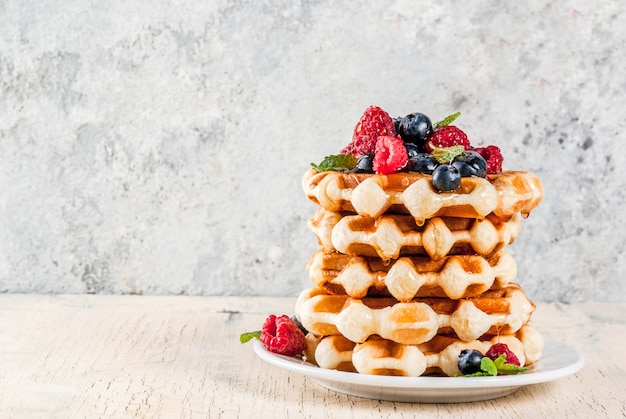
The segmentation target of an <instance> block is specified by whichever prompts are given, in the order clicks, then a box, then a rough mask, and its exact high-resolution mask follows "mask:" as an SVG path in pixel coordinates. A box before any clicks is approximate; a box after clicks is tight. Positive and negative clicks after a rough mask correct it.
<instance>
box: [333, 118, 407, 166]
mask: <svg viewBox="0 0 626 419" xmlns="http://www.w3.org/2000/svg"><path fill="white" fill-rule="evenodd" d="M385 135H388V136H392V137H395V136H396V127H395V124H394V122H393V118H392V117H391V116H389V114H388V113H387V112H385V111H384V110H383V109H382V108H380V107H378V106H370V107H369V108H367V109H366V110H365V112H363V115H362V116H361V119H359V122H358V123H357V124H356V126H355V127H354V134H353V135H352V142H351V143H350V144H348V145H347V146H346V147H344V148H343V150H341V152H342V153H343V154H353V155H354V156H356V157H361V156H363V155H365V154H372V153H374V150H375V148H376V141H377V140H378V137H380V136H385Z"/></svg>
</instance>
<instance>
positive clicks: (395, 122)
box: [393, 116, 402, 133]
mask: <svg viewBox="0 0 626 419" xmlns="http://www.w3.org/2000/svg"><path fill="white" fill-rule="evenodd" d="M400 122H402V117H401V116H398V117H396V118H393V126H394V127H395V128H396V133H400Z"/></svg>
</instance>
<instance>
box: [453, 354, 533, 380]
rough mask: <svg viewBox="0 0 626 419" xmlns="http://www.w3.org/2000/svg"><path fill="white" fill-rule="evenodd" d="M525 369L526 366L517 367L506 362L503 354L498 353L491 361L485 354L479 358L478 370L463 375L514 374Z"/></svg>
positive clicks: (493, 375)
mask: <svg viewBox="0 0 626 419" xmlns="http://www.w3.org/2000/svg"><path fill="white" fill-rule="evenodd" d="M524 371H526V368H524V367H519V366H517V365H514V364H507V363H506V356H505V355H504V354H502V355H500V356H499V357H497V358H496V360H495V361H493V360H492V359H491V358H487V357H486V356H485V357H483V358H482V359H481V360H480V371H478V372H475V373H473V374H467V375H464V377H485V376H492V377H495V376H496V375H498V374H500V375H503V374H505V375H515V374H519V373H520V372H524Z"/></svg>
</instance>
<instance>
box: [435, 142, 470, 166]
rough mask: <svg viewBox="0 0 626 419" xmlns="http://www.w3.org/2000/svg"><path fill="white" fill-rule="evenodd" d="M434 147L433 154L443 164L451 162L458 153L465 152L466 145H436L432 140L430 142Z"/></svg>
mask: <svg viewBox="0 0 626 419" xmlns="http://www.w3.org/2000/svg"><path fill="white" fill-rule="evenodd" d="M430 147H431V148H432V150H433V151H432V152H431V154H432V155H433V157H434V158H435V160H437V161H438V162H439V163H441V164H446V163H450V162H451V161H452V160H454V158H455V157H456V156H458V155H461V154H463V152H464V151H465V147H463V146H462V145H453V146H450V147H436V146H435V145H434V144H433V143H432V141H431V142H430Z"/></svg>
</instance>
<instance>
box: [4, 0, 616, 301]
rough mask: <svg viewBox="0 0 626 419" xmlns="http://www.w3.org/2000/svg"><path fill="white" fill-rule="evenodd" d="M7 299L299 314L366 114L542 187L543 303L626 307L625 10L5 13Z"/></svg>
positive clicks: (426, 5)
mask: <svg viewBox="0 0 626 419" xmlns="http://www.w3.org/2000/svg"><path fill="white" fill-rule="evenodd" d="M0 28H2V30H1V31H0V292H42V293H49V292H52V293H62V292H69V293H141V294H196V295H197V294H199V295H296V294H297V293H298V292H299V291H300V289H302V288H303V287H307V286H309V285H310V282H309V279H308V277H307V274H306V271H305V265H306V263H307V261H308V259H309V257H310V255H311V254H312V252H313V251H314V250H315V249H316V248H317V243H316V240H315V238H314V236H313V234H312V233H311V232H310V231H309V230H308V229H307V227H306V221H307V219H308V218H309V217H310V216H312V214H313V212H314V210H315V207H314V205H313V204H311V203H310V202H309V201H307V200H306V198H305V197H304V194H303V193H302V191H301V187H300V179H301V176H302V174H303V173H304V171H305V170H306V169H307V168H308V166H309V163H310V162H312V161H320V160H321V159H322V158H323V157H324V156H325V155H327V154H333V153H336V152H337V151H338V150H339V149H340V148H341V147H343V146H344V145H345V144H346V143H347V142H348V141H349V139H350V137H351V132H352V129H353V127H354V125H355V123H356V121H357V120H358V118H359V116H360V114H361V112H362V111H363V110H364V109H365V108H366V107H367V106H369V105H371V104H376V105H380V106H382V107H383V108H385V109H386V110H387V111H389V113H391V114H392V115H393V116H398V115H404V114H407V113H410V112H414V111H421V112H424V113H427V114H429V115H431V116H432V118H433V119H438V118H441V117H443V116H445V115H448V114H450V113H452V112H455V111H460V112H461V113H462V115H461V117H460V119H459V120H458V125H459V126H460V127H462V128H463V129H464V130H465V131H466V132H467V133H468V135H469V136H470V138H471V139H472V141H473V142H475V143H482V142H484V143H485V144H487V143H495V144H498V145H499V146H500V147H501V148H502V150H503V153H504V157H505V167H507V168H512V169H520V170H528V171H532V172H535V173H536V174H538V175H539V176H540V177H541V178H542V180H543V182H544V186H545V199H544V202H543V203H542V204H541V206H540V207H539V208H538V209H537V210H536V211H535V212H533V214H532V215H531V217H530V218H529V219H528V220H525V221H524V222H523V224H522V233H521V235H520V237H519V239H518V240H517V241H516V243H515V244H514V245H512V246H511V251H512V253H513V254H514V256H515V257H516V259H517V260H518V263H519V271H520V274H519V282H520V283H521V284H522V285H523V286H524V287H525V288H526V290H527V291H528V293H529V294H530V296H531V297H532V298H534V299H537V300H561V301H580V300H624V299H625V298H626V288H625V286H624V285H623V283H624V281H623V278H622V276H623V272H624V270H625V268H626V262H625V259H626V257H624V256H623V253H624V243H625V239H624V232H623V230H624V223H625V221H626V219H625V216H624V196H625V193H624V186H625V185H626V182H625V181H624V174H623V168H624V166H625V157H624V155H625V154H624V151H623V148H624V134H623V133H624V130H625V129H626V122H625V119H624V111H625V110H626V106H625V104H626V99H625V94H624V93H625V90H626V82H625V80H626V69H625V68H624V63H625V62H626V56H625V55H626V53H625V51H626V48H625V47H626V45H625V39H626V29H625V28H626V15H625V14H624V11H623V7H622V6H621V4H620V3H619V2H616V1H612V2H611V1H606V2H588V1H583V0H567V1H564V2H557V3H554V2H550V1H546V0H531V1H529V2H522V3H520V2H504V1H488V0H479V1H475V2H470V3H468V2H460V1H453V0H444V1H438V2H413V1H408V0H407V1H385V2H364V1H360V2H349V1H334V2H307V1H300V2H298V1H274V2H252V1H250V2H246V1H226V0H218V1H189V2H175V1H169V2H167V1H166V2H160V3H159V4H158V5H155V4H152V3H150V2H143V1H137V0H126V1H110V2H100V1H78V0H76V1H65V2H55V1H49V0H36V1H35V0H24V1H15V0H5V1H0Z"/></svg>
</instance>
